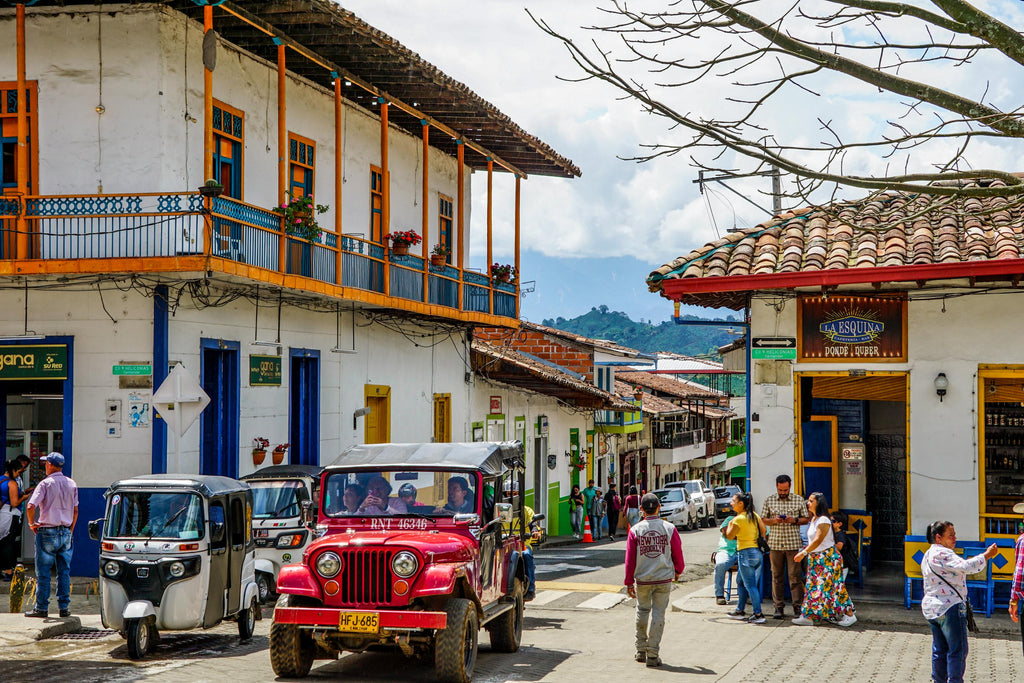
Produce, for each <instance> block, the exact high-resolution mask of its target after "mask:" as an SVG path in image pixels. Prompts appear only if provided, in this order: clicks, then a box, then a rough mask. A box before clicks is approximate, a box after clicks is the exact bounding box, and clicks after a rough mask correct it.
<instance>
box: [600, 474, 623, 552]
mask: <svg viewBox="0 0 1024 683" xmlns="http://www.w3.org/2000/svg"><path fill="white" fill-rule="evenodd" d="M620 510H622V499H621V498H619V492H618V491H616V490H615V484H614V483H612V484H608V493H606V494H604V514H605V515H606V516H607V517H608V538H610V539H612V540H614V539H615V531H616V530H617V529H618V528H619V511H620Z"/></svg>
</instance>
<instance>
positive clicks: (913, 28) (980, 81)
mask: <svg viewBox="0 0 1024 683" xmlns="http://www.w3.org/2000/svg"><path fill="white" fill-rule="evenodd" d="M610 1H611V5H610V6H609V7H607V9H606V12H607V16H608V20H607V22H606V23H604V24H603V25H600V26H593V27H589V30H590V31H592V33H593V39H592V41H590V42H589V44H588V43H586V42H584V41H581V40H577V39H576V38H574V37H571V36H568V35H564V34H562V33H559V32H558V31H556V30H555V29H554V28H553V27H551V26H549V25H548V24H547V23H545V22H544V21H542V20H540V19H537V18H536V17H535V18H534V21H536V22H537V23H538V25H539V26H540V27H541V28H542V29H543V30H544V31H546V32H547V33H549V34H550V35H552V36H554V37H555V38H558V39H559V40H561V41H562V42H563V43H564V44H565V46H566V47H567V49H568V51H569V54H570V55H571V56H572V59H573V60H574V61H575V62H576V64H577V65H578V66H579V68H580V69H581V70H582V76H580V77H579V80H589V79H598V80H601V81H604V82H606V83H608V84H610V85H611V86H613V87H614V88H616V89H617V90H618V91H619V92H620V93H621V94H623V95H625V96H626V97H628V98H632V99H634V100H635V101H637V102H638V103H639V104H640V106H641V107H642V108H643V109H644V110H646V111H647V112H649V113H650V114H652V115H654V116H658V117H661V118H663V119H664V120H665V121H666V122H667V124H668V126H669V127H670V129H672V130H677V129H688V132H689V134H688V135H684V136H683V137H684V139H682V140H679V139H670V138H666V140H664V141H659V142H655V143H651V144H645V145H643V148H644V150H645V151H644V154H643V155H641V156H638V157H636V159H637V160H641V161H643V160H649V159H653V158H656V157H661V156H666V155H675V154H678V153H681V152H684V153H687V154H689V155H690V157H691V159H692V160H693V161H694V163H695V164H696V165H697V166H698V167H699V168H701V169H704V170H707V171H712V172H728V171H734V170H735V169H732V168H728V167H727V166H726V164H727V163H728V162H727V161H726V160H727V159H732V158H733V157H734V156H735V155H733V154H728V155H726V154H724V153H725V152H726V151H731V152H734V153H736V155H739V157H740V158H743V157H745V158H746V159H747V160H750V161H752V162H753V164H751V168H747V169H742V170H746V171H754V172H767V171H769V169H770V168H771V167H777V168H779V169H781V170H782V171H784V172H788V173H790V174H793V176H794V177H795V178H796V180H795V181H794V183H793V184H792V185H791V186H789V187H787V188H786V193H787V194H788V195H789V196H790V197H799V198H801V199H802V200H805V199H808V198H809V197H810V195H811V194H812V193H813V192H815V191H816V190H818V189H819V188H821V187H822V186H824V187H825V188H826V189H831V190H832V191H833V192H834V191H835V190H836V188H837V187H841V186H851V187H857V188H864V189H867V190H871V191H874V192H881V191H884V190H900V191H906V192H919V193H925V194H932V195H947V196H959V197H966V196H994V195H1002V196H1007V197H1013V198H1014V199H1016V200H1018V201H1019V200H1020V199H1021V198H1024V179H1022V178H1021V177H1019V176H1017V175H1014V174H1011V173H1007V172H1005V171H1002V170H996V169H987V168H974V167H972V165H971V163H970V160H969V158H968V151H969V150H970V151H972V152H975V153H977V152H978V151H980V150H979V148H982V149H983V148H985V147H991V146H993V145H995V146H1002V147H1005V146H1007V145H1008V144H1009V145H1012V146H1013V147H1012V149H1014V150H1019V149H1020V147H1019V141H1020V140H1021V138H1024V116H1022V110H1021V108H1020V107H1018V106H1017V105H1016V104H1015V103H1013V102H1014V100H1013V98H1014V97H1016V98H1018V99H1019V98H1020V92H1019V89H1018V88H1016V86H1015V83H1019V82H1020V81H1021V78H1022V76H1024V71H1022V69H1021V66H1022V65H1024V35H1022V34H1021V32H1019V31H1018V30H1016V29H1014V28H1013V27H1012V26H1010V25H1009V24H1007V23H1004V21H1002V20H1000V19H999V18H997V17H995V16H993V15H992V14H989V13H987V12H985V11H984V10H982V9H981V8H979V7H976V6H974V5H972V4H970V3H968V2H966V1H964V0H930V3H929V2H924V1H922V2H917V3H914V4H911V3H910V2H899V1H888V0H787V1H786V2H782V1H781V0H731V1H727V0H677V1H675V2H671V1H669V0H666V1H665V2H664V3H663V7H662V8H661V9H659V10H657V11H644V10H637V9H634V7H635V6H634V5H633V4H630V5H627V4H626V2H625V1H624V0H610ZM647 6H649V4H648V5H647ZM991 6H994V7H998V8H1000V10H1001V11H1002V12H1004V13H1005V14H1006V15H1008V16H1011V17H1012V16H1016V17H1017V18H1018V19H1019V18H1020V16H1021V14H1020V8H1019V4H1018V3H1001V4H1000V3H994V4H992V5H991ZM960 73H964V74H965V76H966V77H958V75H959V74H960ZM990 79H994V80H995V82H994V83H990ZM1000 79H1002V80H1000ZM864 85H867V86H868V88H867V89H865V88H864ZM723 87H724V88H725V89H726V94H725V96H723V97H719V98H717V99H713V100H712V101H711V102H708V101H707V100H708V98H709V97H712V98H714V97H715V93H716V92H717V91H718V90H720V89H722V88H723ZM826 88H828V89H830V90H831V91H832V92H834V91H835V90H836V89H845V90H846V91H847V92H849V91H852V90H858V89H859V90H860V91H864V90H867V92H868V93H869V94H870V93H872V92H873V93H875V94H874V96H872V97H870V99H869V100H868V101H865V102H864V104H863V106H864V107H870V109H869V111H867V112H865V113H866V114H867V118H869V119H870V118H877V119H878V120H883V119H882V118H881V117H884V121H885V125H884V126H881V130H879V127H875V128H874V129H872V128H871V127H870V126H864V127H862V128H860V129H858V128H857V127H856V126H852V125H844V124H843V123H841V119H842V118H843V114H844V113H845V112H841V111H838V112H837V111H826V106H827V104H825V103H823V104H822V105H821V106H818V107H815V106H813V102H812V103H811V104H812V106H809V107H808V106H806V102H807V100H806V99H803V100H800V103H798V102H797V101H796V100H797V97H796V96H802V95H807V94H809V95H812V96H818V97H821V98H822V100H824V99H825V98H824V96H823V95H824V94H825V89H826ZM1000 98H1002V100H1003V101H1010V102H1011V106H1010V107H1005V106H1004V107H1001V106H999V104H998V103H997V101H999V99H1000ZM698 108H699V110H700V111H699V113H698V112H695V111H694V110H697V109H698ZM876 110H882V113H880V114H878V117H875V116H874V114H875V111H876ZM781 117H786V118H788V119H791V120H792V121H799V122H800V124H801V125H792V124H791V125H788V126H786V130H787V131H788V132H783V131H782V130H781V129H780V126H779V125H778V122H779V121H780V119H781ZM837 119H839V120H837ZM815 129H817V130H818V131H819V133H820V135H821V139H820V140H819V141H817V142H814V141H813V139H812V137H811V133H812V131H813V130H815ZM866 154H867V156H869V157H870V160H872V161H873V160H876V159H878V158H879V157H880V158H883V159H885V160H886V161H885V169H884V172H880V173H878V172H871V171H868V169H867V163H868V162H866V161H865V155H866ZM1019 156H1020V154H1019V153H1017V157H1019ZM980 178H989V179H998V180H1000V181H1002V182H997V183H980V184H979V183H968V184H967V186H965V182H966V181H971V180H973V179H980ZM937 183H938V184H937Z"/></svg>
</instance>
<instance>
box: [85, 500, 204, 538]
mask: <svg viewBox="0 0 1024 683" xmlns="http://www.w3.org/2000/svg"><path fill="white" fill-rule="evenodd" d="M203 519H204V517H203V499H202V498H200V497H199V496H198V495H196V494H195V493H177V492H175V493H171V492H164V491H161V492H150V491H126V492H123V493H116V494H114V495H113V496H111V497H110V507H109V509H108V511H107V524H106V529H105V530H104V532H103V535H104V536H105V537H109V538H133V537H134V538H161V539H162V538H171V539H175V540H191V539H197V538H202V536H203V526H204V522H203Z"/></svg>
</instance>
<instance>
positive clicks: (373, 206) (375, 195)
mask: <svg viewBox="0 0 1024 683" xmlns="http://www.w3.org/2000/svg"><path fill="white" fill-rule="evenodd" d="M383 225H384V173H383V172H382V171H381V170H380V166H372V165H371V166H370V241H371V242H376V243H377V244H384V235H383Z"/></svg>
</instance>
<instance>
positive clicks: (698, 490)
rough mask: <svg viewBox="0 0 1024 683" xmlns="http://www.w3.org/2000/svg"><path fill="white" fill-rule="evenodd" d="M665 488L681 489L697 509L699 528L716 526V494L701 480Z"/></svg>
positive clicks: (668, 485) (671, 484)
mask: <svg viewBox="0 0 1024 683" xmlns="http://www.w3.org/2000/svg"><path fill="white" fill-rule="evenodd" d="M665 488H681V489H684V490H685V491H686V493H687V494H688V495H689V497H690V499H691V500H693V502H694V504H695V505H696V507H697V526H705V527H713V526H715V492H714V491H712V490H711V489H709V488H708V486H707V484H705V483H704V481H703V480H701V479H688V480H686V481H674V482H672V483H670V484H665Z"/></svg>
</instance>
